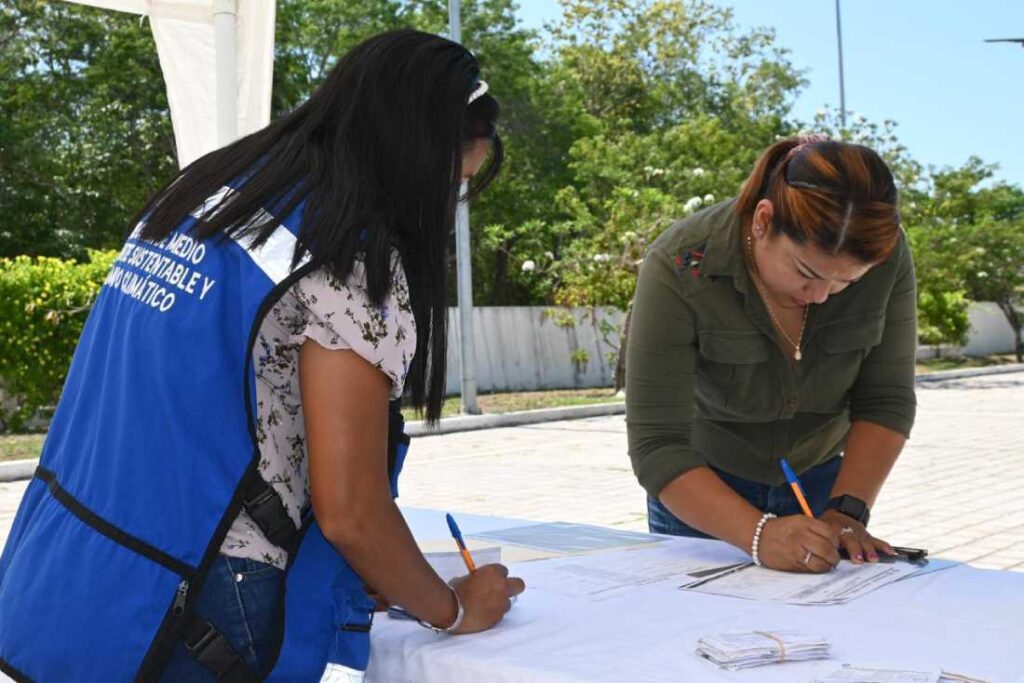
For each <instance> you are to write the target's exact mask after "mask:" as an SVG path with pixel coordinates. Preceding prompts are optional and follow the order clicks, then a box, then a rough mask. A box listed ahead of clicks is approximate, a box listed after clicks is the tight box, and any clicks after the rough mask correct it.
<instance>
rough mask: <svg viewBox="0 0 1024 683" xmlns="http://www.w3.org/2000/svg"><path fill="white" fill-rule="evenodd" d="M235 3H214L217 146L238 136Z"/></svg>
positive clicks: (220, 0)
mask: <svg viewBox="0 0 1024 683" xmlns="http://www.w3.org/2000/svg"><path fill="white" fill-rule="evenodd" d="M235 13H236V7H235V0H215V2H214V3H213V44H214V59H215V69H216V83H217V100H216V106H217V144H218V146H220V147H223V146H224V145H227V144H229V143H231V142H234V141H235V138H236V137H238V68H237V64H236V62H237V57H236V51H235Z"/></svg>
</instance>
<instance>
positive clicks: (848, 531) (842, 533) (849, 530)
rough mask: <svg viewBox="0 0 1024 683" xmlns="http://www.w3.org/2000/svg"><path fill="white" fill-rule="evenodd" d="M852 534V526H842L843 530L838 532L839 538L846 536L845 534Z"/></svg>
mask: <svg viewBox="0 0 1024 683" xmlns="http://www.w3.org/2000/svg"><path fill="white" fill-rule="evenodd" d="M852 533H853V527H852V526H844V527H843V528H842V529H841V530H840V531H839V535H840V536H845V535H847V534H852Z"/></svg>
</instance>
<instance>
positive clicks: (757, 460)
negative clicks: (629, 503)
mask: <svg viewBox="0 0 1024 683" xmlns="http://www.w3.org/2000/svg"><path fill="white" fill-rule="evenodd" d="M916 348H917V328H916V287H915V281H914V267H913V262H912V259H911V255H910V251H909V249H908V247H907V241H906V238H905V237H904V235H903V232H902V230H901V229H900V219H899V210H898V206H897V196H896V187H895V183H894V182H893V178H892V174H891V173H890V171H889V169H888V168H887V167H886V165H885V163H884V162H883V161H882V160H881V158H880V157H879V156H878V155H877V154H876V153H875V152H873V151H871V150H870V149H868V148H866V147H862V146H859V145H852V144H848V143H842V142H834V141H828V140H825V139H823V138H819V137H814V138H806V137H802V138H793V139H788V140H783V141H781V142H779V143H777V144H775V145H774V146H772V147H771V148H769V149H768V150H767V151H766V152H765V153H764V155H763V156H762V157H761V159H760V160H759V161H758V164H757V167H756V168H755V169H754V171H753V173H752V174H751V176H750V178H749V179H748V180H747V182H746V184H745V185H744V187H743V191H742V193H741V195H740V197H739V198H737V199H736V200H733V201H729V202H725V203H722V204H718V205H716V206H713V207H710V208H708V209H705V210H703V211H701V212H699V213H697V214H695V215H693V216H691V217H689V218H687V219H686V220H683V221H680V222H678V223H676V224H675V225H673V226H672V227H670V228H669V229H668V230H666V231H665V233H663V234H662V235H661V236H660V237H659V238H658V240H657V241H656V242H655V243H654V244H653V245H652V247H651V249H650V252H649V253H648V255H647V258H646V259H645V261H644V264H643V267H642V268H641V271H640V278H639V282H638V284H637V292H636V298H635V300H634V305H633V317H632V323H631V328H630V338H629V347H628V355H627V371H626V416H627V424H628V434H629V452H630V457H631V459H632V462H633V469H634V472H635V473H636V476H637V478H638V479H639V481H640V483H641V485H642V486H643V487H644V488H645V489H646V490H647V492H648V494H649V504H648V511H649V521H650V528H651V530H652V531H655V532H660V533H669V534H676V535H683V536H701V537H708V536H710V537H715V538H720V539H723V540H725V541H728V542H730V543H732V544H733V545H735V546H737V547H739V548H741V549H743V550H745V551H747V552H750V553H751V554H752V556H753V557H754V560H755V561H756V562H758V563H759V564H763V565H765V566H767V567H771V568H775V569H782V570H788V571H804V572H808V571H809V572H826V571H829V570H830V569H832V568H833V567H834V566H835V565H836V563H838V562H839V553H838V549H839V548H840V547H842V548H844V549H845V550H846V551H847V552H848V553H849V557H850V558H851V560H852V561H854V562H873V561H877V560H878V556H879V553H886V554H890V553H892V548H891V547H890V546H889V545H888V544H887V543H886V542H885V541H882V540H880V539H876V538H874V537H872V536H871V535H870V534H869V533H868V532H867V530H866V525H867V523H868V520H869V513H870V508H871V506H872V505H873V504H874V501H875V498H876V497H877V496H878V492H879V490H880V489H881V487H882V484H883V483H884V481H885V479H886V477H887V476H888V474H889V471H890V470H891V468H892V466H893V464H894V463H895V461H896V458H897V456H898V455H899V453H900V451H901V450H902V448H903V444H904V442H905V441H906V438H907V436H908V435H909V433H910V428H911V425H912V424H913V421H914V411H915V398H914V361H915V352H916ZM782 458H786V459H787V460H788V461H789V463H790V464H791V465H792V466H793V469H794V470H795V471H796V472H797V474H798V475H799V477H800V479H801V482H802V484H803V486H804V489H805V492H806V494H807V498H808V501H809V503H810V506H811V509H812V511H813V512H814V514H815V515H816V518H815V519H811V518H809V517H806V516H804V515H802V514H800V508H799V506H798V503H797V501H796V499H795V498H794V496H793V494H792V492H791V491H790V489H789V487H788V486H787V485H786V483H785V479H784V476H783V472H782V469H781V467H780V460H781V459H782Z"/></svg>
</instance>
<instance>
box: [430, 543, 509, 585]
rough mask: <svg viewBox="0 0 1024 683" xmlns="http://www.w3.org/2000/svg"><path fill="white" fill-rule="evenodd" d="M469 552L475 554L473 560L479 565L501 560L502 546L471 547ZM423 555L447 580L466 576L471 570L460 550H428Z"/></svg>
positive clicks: (439, 574) (495, 562)
mask: <svg viewBox="0 0 1024 683" xmlns="http://www.w3.org/2000/svg"><path fill="white" fill-rule="evenodd" d="M467 547H468V544H467ZM469 552H470V555H472V556H473V562H474V563H475V564H476V566H478V567H482V566H484V565H485V564H497V563H500V562H501V548H499V547H497V546H490V547H485V548H476V549H474V548H469ZM423 556H424V557H425V558H427V562H428V563H430V566H431V567H433V568H434V571H435V572H437V574H438V576H440V577H441V578H442V579H444V580H445V581H450V580H452V579H454V578H455V577H457V576H465V575H466V574H468V573H469V570H468V569H466V562H465V560H463V559H462V553H460V552H459V551H458V550H443V551H442V550H435V551H427V552H424V553H423Z"/></svg>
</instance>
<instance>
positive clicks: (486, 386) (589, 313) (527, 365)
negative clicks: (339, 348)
mask: <svg viewBox="0 0 1024 683" xmlns="http://www.w3.org/2000/svg"><path fill="white" fill-rule="evenodd" d="M968 314H969V317H970V322H971V331H970V336H969V337H968V342H967V345H966V346H964V347H963V348H949V347H943V348H941V349H936V348H934V347H928V346H922V347H921V348H920V349H919V350H918V357H919V358H928V357H932V356H935V355H936V354H937V353H940V354H941V355H953V354H964V355H968V356H984V355H989V354H993V353H1012V352H1013V343H1014V340H1013V331H1012V330H1011V329H1010V325H1009V323H1008V322H1006V318H1005V317H1004V316H1003V314H1002V312H1001V311H1000V310H999V307H998V306H996V305H995V304H993V303H976V304H971V307H970V310H969V313H968ZM623 315H624V314H623V313H622V312H621V311H619V310H617V309H614V308H598V309H590V308H574V309H563V308H553V307H547V306H537V307H526V306H523V307H511V306H509V307H504V306H497V307H489V306H481V307H477V308H474V309H473V337H474V342H475V344H476V385H477V391H479V392H480V393H486V392H490V391H539V390H544V389H574V388H586V387H610V386H611V385H612V384H613V380H614V373H615V360H614V357H613V358H611V359H609V357H608V354H609V353H611V354H612V355H613V356H614V354H616V353H617V352H618V346H619V333H618V330H619V329H620V327H621V325H622V318H623ZM569 320H572V321H574V322H575V324H572V325H569V324H567V323H568V321H569ZM601 321H604V322H605V323H606V324H607V325H610V326H612V329H613V330H614V331H612V332H608V331H607V329H603V326H602V325H601ZM580 351H583V352H585V355H586V357H587V361H586V362H574V361H573V358H574V356H573V354H574V352H577V355H576V358H577V359H579V358H580V357H581V355H582V354H580V353H578V352H580ZM461 368H462V361H461V354H460V347H459V312H458V309H451V310H450V311H449V317H448V377H447V389H448V393H449V395H456V394H458V393H459V392H460V386H459V382H460V379H459V373H460V372H461Z"/></svg>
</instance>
